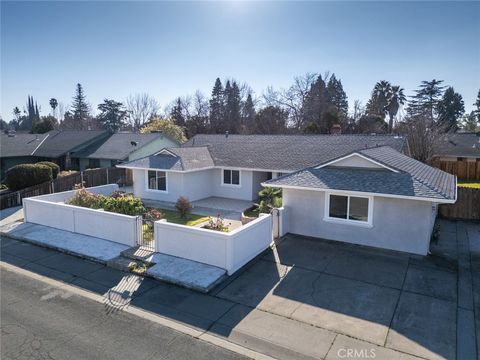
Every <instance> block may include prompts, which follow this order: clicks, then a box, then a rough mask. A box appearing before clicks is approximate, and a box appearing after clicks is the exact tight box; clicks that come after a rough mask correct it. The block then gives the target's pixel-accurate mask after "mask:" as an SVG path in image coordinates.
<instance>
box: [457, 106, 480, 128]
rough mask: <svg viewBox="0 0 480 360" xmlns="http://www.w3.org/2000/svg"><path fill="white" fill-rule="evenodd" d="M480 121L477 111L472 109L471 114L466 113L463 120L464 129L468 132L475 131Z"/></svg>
mask: <svg viewBox="0 0 480 360" xmlns="http://www.w3.org/2000/svg"><path fill="white" fill-rule="evenodd" d="M479 123H480V121H478V120H477V116H476V115H475V111H471V112H470V114H468V115H467V114H465V115H464V116H463V117H462V120H461V126H462V129H463V130H465V131H468V132H475V131H477V129H478V126H479Z"/></svg>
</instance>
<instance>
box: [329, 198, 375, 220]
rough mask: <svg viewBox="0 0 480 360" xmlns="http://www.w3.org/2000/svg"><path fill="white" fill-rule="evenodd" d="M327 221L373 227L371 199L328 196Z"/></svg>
mask: <svg viewBox="0 0 480 360" xmlns="http://www.w3.org/2000/svg"><path fill="white" fill-rule="evenodd" d="M327 199H328V201H327V204H326V205H327V206H326V211H328V212H327V214H328V216H326V219H327V220H339V221H348V222H352V223H359V224H361V223H364V224H368V225H371V223H372V219H371V201H372V198H370V197H358V196H350V195H334V194H330V195H328V194H327Z"/></svg>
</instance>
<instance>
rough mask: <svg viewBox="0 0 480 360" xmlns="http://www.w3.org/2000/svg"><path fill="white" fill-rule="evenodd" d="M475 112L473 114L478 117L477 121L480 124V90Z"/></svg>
mask: <svg viewBox="0 0 480 360" xmlns="http://www.w3.org/2000/svg"><path fill="white" fill-rule="evenodd" d="M473 105H474V106H475V110H473V112H474V113H475V116H476V117H477V121H478V122H480V90H478V94H477V100H476V101H475V104H473Z"/></svg>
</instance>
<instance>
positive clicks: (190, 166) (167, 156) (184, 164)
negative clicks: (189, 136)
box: [117, 146, 214, 171]
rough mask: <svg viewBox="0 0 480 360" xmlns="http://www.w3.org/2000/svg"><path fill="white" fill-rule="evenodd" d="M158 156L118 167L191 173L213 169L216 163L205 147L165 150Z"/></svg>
mask: <svg viewBox="0 0 480 360" xmlns="http://www.w3.org/2000/svg"><path fill="white" fill-rule="evenodd" d="M163 150H166V151H164V152H162V153H159V154H157V155H151V156H147V157H144V158H141V159H138V160H133V161H130V162H128V163H125V164H122V165H117V166H119V167H123V166H125V165H127V166H128V168H133V169H135V168H137V169H163V170H174V171H189V170H196V169H202V168H208V167H213V166H214V163H213V160H212V158H211V156H210V153H209V151H208V148H207V147H205V146H202V147H189V148H180V147H178V148H165V149H163Z"/></svg>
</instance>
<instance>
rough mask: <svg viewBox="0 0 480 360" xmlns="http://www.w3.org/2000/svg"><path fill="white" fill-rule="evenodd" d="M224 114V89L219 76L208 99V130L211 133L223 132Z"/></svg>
mask: <svg viewBox="0 0 480 360" xmlns="http://www.w3.org/2000/svg"><path fill="white" fill-rule="evenodd" d="M224 116H225V99H224V90H223V85H222V82H221V81H220V78H217V80H215V85H214V86H213V90H212V97H211V99H210V131H211V132H212V133H216V134H220V133H223V132H225V130H226V128H225V126H224Z"/></svg>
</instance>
